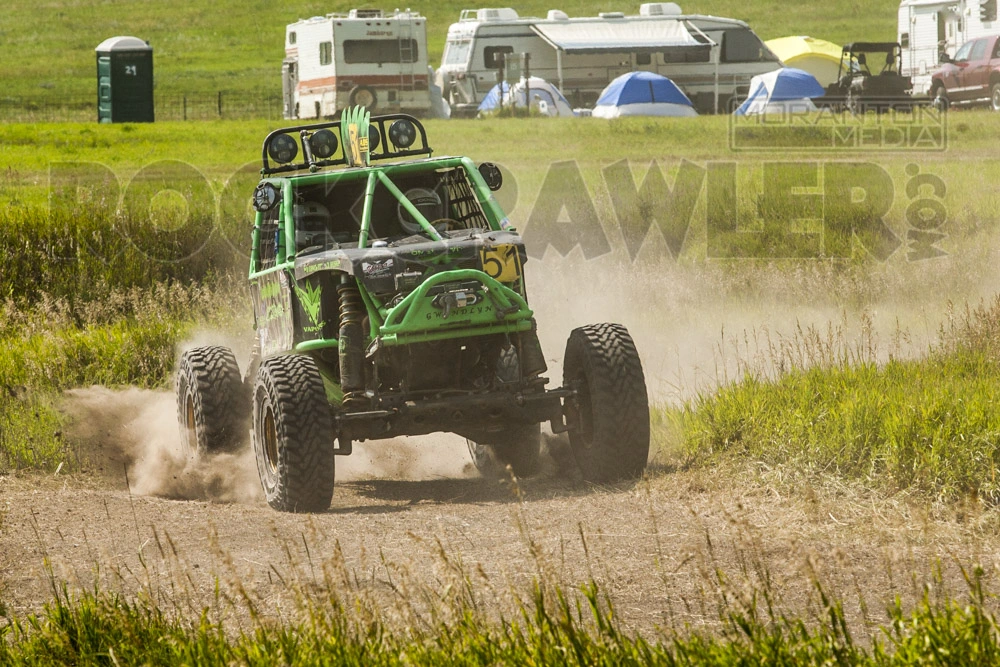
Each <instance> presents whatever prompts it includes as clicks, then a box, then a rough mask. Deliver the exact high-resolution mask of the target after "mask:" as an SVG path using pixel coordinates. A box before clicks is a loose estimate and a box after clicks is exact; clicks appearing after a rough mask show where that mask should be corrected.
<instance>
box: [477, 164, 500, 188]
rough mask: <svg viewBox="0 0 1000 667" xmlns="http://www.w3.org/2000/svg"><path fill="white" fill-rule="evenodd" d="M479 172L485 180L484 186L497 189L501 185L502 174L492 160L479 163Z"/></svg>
mask: <svg viewBox="0 0 1000 667" xmlns="http://www.w3.org/2000/svg"><path fill="white" fill-rule="evenodd" d="M479 173H480V174H481V175H482V177H483V180H484V181H486V187H488V188H489V189H490V190H493V191H496V190H499V189H500V187H501V186H502V185H503V174H501V173H500V167H498V166H496V165H495V164H493V163H492V162H484V163H482V164H481V165H479Z"/></svg>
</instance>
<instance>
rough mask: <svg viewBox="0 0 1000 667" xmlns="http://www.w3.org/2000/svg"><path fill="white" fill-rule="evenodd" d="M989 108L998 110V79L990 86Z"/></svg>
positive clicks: (999, 86) (999, 85)
mask: <svg viewBox="0 0 1000 667" xmlns="http://www.w3.org/2000/svg"><path fill="white" fill-rule="evenodd" d="M990 108H992V109H993V110H994V111H1000V81H998V82H997V83H994V84H993V85H992V86H990Z"/></svg>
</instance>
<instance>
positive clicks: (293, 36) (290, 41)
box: [288, 32, 295, 44]
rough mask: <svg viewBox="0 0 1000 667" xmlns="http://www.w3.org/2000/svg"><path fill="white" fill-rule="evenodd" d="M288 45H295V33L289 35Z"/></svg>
mask: <svg viewBox="0 0 1000 667" xmlns="http://www.w3.org/2000/svg"><path fill="white" fill-rule="evenodd" d="M288 43H289V44H294V43H295V33H294V32H290V33H288Z"/></svg>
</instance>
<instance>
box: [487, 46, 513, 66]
mask: <svg viewBox="0 0 1000 667" xmlns="http://www.w3.org/2000/svg"><path fill="white" fill-rule="evenodd" d="M501 53H514V47H513V46H487V47H486V48H485V49H483V61H484V62H485V63H486V66H487V67H489V68H491V69H496V68H497V67H500V65H502V64H503V58H498V57H497V56H499V55H500V54H501Z"/></svg>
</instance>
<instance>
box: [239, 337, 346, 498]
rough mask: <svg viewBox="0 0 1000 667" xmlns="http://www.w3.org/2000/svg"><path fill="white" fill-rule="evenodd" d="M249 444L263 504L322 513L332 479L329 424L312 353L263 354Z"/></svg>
mask: <svg viewBox="0 0 1000 667" xmlns="http://www.w3.org/2000/svg"><path fill="white" fill-rule="evenodd" d="M253 448H254V454H255V455H256V457H257V471H258V473H259V474H260V483H261V486H262V487H263V489H264V497H265V498H266V499H267V504H268V505H270V506H271V507H273V508H274V509H276V510H280V511H282V512H322V511H324V510H326V509H327V508H329V507H330V500H331V499H332V498H333V482H334V474H335V468H334V429H333V418H332V417H331V415H330V405H329V404H328V403H327V400H326V391H325V390H324V388H323V378H322V377H321V376H320V374H319V369H318V368H317V367H316V362H314V361H313V360H312V358H310V357H308V356H305V355H300V354H290V355H284V356H280V357H272V358H270V359H265V360H264V361H263V362H262V363H261V365H260V369H259V370H258V371H257V379H256V382H255V385H254V391H253Z"/></svg>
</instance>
